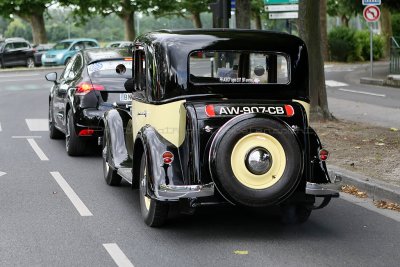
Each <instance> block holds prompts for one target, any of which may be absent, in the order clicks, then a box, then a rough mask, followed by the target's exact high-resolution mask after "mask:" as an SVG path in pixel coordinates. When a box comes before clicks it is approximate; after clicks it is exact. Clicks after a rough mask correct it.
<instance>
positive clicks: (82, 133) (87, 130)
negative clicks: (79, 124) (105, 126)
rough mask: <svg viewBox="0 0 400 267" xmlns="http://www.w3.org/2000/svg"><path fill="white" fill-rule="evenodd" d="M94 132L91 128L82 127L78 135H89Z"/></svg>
mask: <svg viewBox="0 0 400 267" xmlns="http://www.w3.org/2000/svg"><path fill="white" fill-rule="evenodd" d="M93 134H94V130H93V129H83V130H81V131H80V132H79V136H91V135H93Z"/></svg>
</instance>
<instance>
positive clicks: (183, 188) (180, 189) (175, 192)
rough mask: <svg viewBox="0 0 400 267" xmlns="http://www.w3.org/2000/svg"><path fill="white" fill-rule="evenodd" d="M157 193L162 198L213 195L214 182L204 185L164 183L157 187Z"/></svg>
mask: <svg viewBox="0 0 400 267" xmlns="http://www.w3.org/2000/svg"><path fill="white" fill-rule="evenodd" d="M157 194H158V195H159V196H160V197H163V198H174V199H179V198H196V197H208V196H213V195H214V183H209V184H205V185H166V184H161V185H159V187H158V191H157Z"/></svg>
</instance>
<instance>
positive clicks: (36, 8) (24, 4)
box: [0, 0, 54, 44]
mask: <svg viewBox="0 0 400 267" xmlns="http://www.w3.org/2000/svg"><path fill="white" fill-rule="evenodd" d="M53 2H54V0H14V1H1V2H0V15H2V16H5V17H8V16H10V15H16V16H18V17H20V18H22V19H24V20H26V21H28V22H29V24H30V25H31V28H32V34H33V43H35V44H38V43H47V35H46V29H45V27H44V17H43V14H44V12H45V11H46V9H47V8H48V7H49V6H50V5H52V4H53Z"/></svg>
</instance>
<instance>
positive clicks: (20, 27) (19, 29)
mask: <svg viewBox="0 0 400 267" xmlns="http://www.w3.org/2000/svg"><path fill="white" fill-rule="evenodd" d="M4 37H7V38H9V37H21V38H24V39H26V40H30V41H31V40H32V29H31V27H29V26H28V25H27V24H26V23H24V22H23V21H22V20H21V19H18V18H17V19H15V20H13V21H12V22H11V23H10V24H9V25H8V27H7V29H6V31H5V32H4Z"/></svg>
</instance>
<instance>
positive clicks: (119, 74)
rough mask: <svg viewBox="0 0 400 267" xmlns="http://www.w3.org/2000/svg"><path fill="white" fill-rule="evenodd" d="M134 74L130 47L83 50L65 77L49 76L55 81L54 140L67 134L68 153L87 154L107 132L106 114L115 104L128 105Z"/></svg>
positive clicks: (51, 123)
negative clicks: (128, 89)
mask: <svg viewBox="0 0 400 267" xmlns="http://www.w3.org/2000/svg"><path fill="white" fill-rule="evenodd" d="M130 77H132V57H131V56H130V54H129V51H128V49H115V48H114V49H107V48H93V49H87V50H82V51H79V52H78V53H77V54H76V55H75V56H73V57H72V59H71V60H70V62H69V63H68V64H67V65H66V67H65V69H64V71H63V72H62V74H61V76H60V77H59V78H57V73H56V72H52V73H48V74H47V75H46V79H47V80H48V81H51V82H54V85H53V86H52V88H51V91H50V95H49V129H50V138H51V139H61V138H63V137H64V136H65V140H66V142H65V144H66V150H67V153H68V155H70V156H79V155H83V154H85V153H86V152H87V151H86V150H87V149H88V145H89V144H91V143H94V144H96V143H95V142H96V141H97V137H101V136H102V135H103V125H102V123H103V122H102V117H103V114H104V112H105V111H106V110H109V109H110V108H112V107H113V106H120V107H126V105H127V104H130V103H131V94H130V93H127V92H126V91H125V89H124V83H125V82H126V80H127V79H128V78H130Z"/></svg>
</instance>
